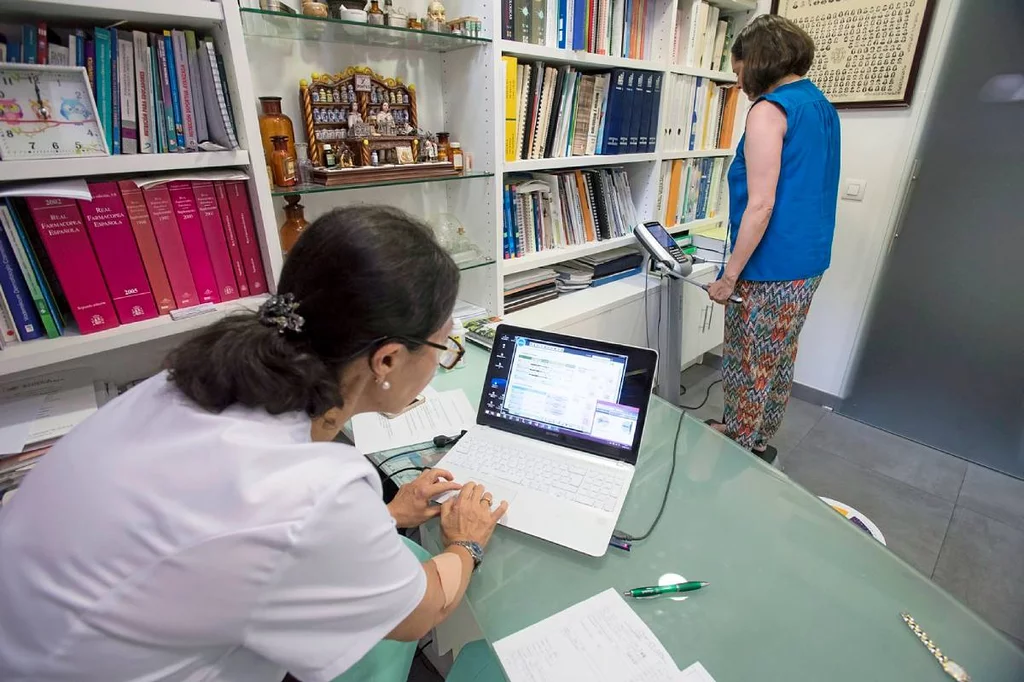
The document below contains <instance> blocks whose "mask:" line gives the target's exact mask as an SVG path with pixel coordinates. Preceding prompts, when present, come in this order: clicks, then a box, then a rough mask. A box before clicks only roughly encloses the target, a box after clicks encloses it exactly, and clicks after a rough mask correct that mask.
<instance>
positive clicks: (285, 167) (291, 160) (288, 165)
mask: <svg viewBox="0 0 1024 682" xmlns="http://www.w3.org/2000/svg"><path fill="white" fill-rule="evenodd" d="M270 141H271V142H273V144H274V153H273V155H272V156H271V157H270V168H271V170H272V171H273V173H274V184H275V185H277V186H278V187H292V186H294V185H295V184H296V183H297V182H298V171H297V168H296V164H295V156H294V155H292V154H291V153H289V151H288V138H287V137H285V136H284V135H274V136H273V137H272V138H270Z"/></svg>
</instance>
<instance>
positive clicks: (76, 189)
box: [0, 178, 92, 201]
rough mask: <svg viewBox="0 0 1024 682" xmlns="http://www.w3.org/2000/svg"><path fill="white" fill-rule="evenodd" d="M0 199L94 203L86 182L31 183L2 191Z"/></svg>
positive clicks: (0, 190)
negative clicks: (27, 198) (37, 199)
mask: <svg viewBox="0 0 1024 682" xmlns="http://www.w3.org/2000/svg"><path fill="white" fill-rule="evenodd" d="M0 197H60V198H62V199H78V200H80V201H92V191H90V189H89V185H87V184H86V183H85V180H82V179H81V178H78V179H71V180H47V181H45V182H29V183H26V184H23V185H13V186H10V187H4V188H2V189H0Z"/></svg>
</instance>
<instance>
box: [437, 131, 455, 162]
mask: <svg viewBox="0 0 1024 682" xmlns="http://www.w3.org/2000/svg"><path fill="white" fill-rule="evenodd" d="M449 140H451V135H450V134H449V133H438V134H437V160H438V161H443V162H445V163H447V162H449V161H451V160H452V157H451V147H450V145H449Z"/></svg>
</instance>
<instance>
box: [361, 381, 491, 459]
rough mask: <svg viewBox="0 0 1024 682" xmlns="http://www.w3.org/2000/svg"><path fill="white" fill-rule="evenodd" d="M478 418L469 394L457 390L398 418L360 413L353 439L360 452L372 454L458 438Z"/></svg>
mask: <svg viewBox="0 0 1024 682" xmlns="http://www.w3.org/2000/svg"><path fill="white" fill-rule="evenodd" d="M424 394H425V395H426V394H427V391H424ZM475 417H476V410H474V409H473V406H472V405H470V404H469V400H468V399H467V398H466V394H465V393H463V392H462V391H461V390H459V389H455V390H454V391H444V392H441V393H435V394H434V395H427V399H426V401H425V402H424V403H423V404H422V405H420V406H419V407H415V408H413V409H411V410H409V411H408V412H406V413H405V414H403V415H400V416H398V417H395V418H394V419H388V418H387V417H385V416H384V415H382V414H378V413H376V412H371V413H368V414H357V415H356V416H355V417H353V418H352V438H353V440H354V441H355V444H356V448H358V449H359V451H360V452H362V453H363V454H370V453H374V452H381V451H383V450H391V449H392V448H403V447H406V446H409V445H419V444H420V443H427V442H429V441H431V440H433V439H434V436H441V435H444V436H457V435H458V434H459V432H460V431H462V429H468V428H469V427H470V426H472V425H473V421H474V419H475Z"/></svg>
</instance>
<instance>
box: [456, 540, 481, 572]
mask: <svg viewBox="0 0 1024 682" xmlns="http://www.w3.org/2000/svg"><path fill="white" fill-rule="evenodd" d="M451 544H453V545H458V546H459V547H465V548H466V551H468V552H469V555H470V556H471V557H473V569H474V570H475V569H476V567H477V566H479V565H480V562H481V561H483V560H484V548H483V547H481V546H480V543H479V542H470V541H469V540H456V541H455V542H453V543H451Z"/></svg>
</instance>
